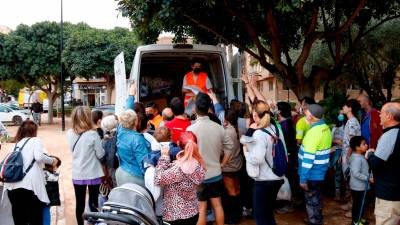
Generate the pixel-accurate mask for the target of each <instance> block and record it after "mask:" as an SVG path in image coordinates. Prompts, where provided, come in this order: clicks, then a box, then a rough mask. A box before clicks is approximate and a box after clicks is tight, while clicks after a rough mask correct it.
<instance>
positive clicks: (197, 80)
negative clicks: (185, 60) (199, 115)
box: [182, 58, 212, 108]
mask: <svg viewBox="0 0 400 225" xmlns="http://www.w3.org/2000/svg"><path fill="white" fill-rule="evenodd" d="M200 61H201V60H199V59H196V58H195V59H193V61H192V65H191V67H192V71H190V72H188V73H187V74H185V77H184V78H183V85H182V93H183V94H184V95H185V102H184V104H185V108H186V107H187V106H188V104H189V102H190V100H193V99H194V97H195V96H196V95H197V94H198V93H195V92H203V93H206V94H207V93H208V91H209V90H210V89H211V88H212V84H211V81H210V79H209V78H208V75H207V73H205V72H202V71H201V69H202V67H201V62H200Z"/></svg>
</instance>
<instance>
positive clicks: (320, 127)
mask: <svg viewBox="0 0 400 225" xmlns="http://www.w3.org/2000/svg"><path fill="white" fill-rule="evenodd" d="M323 114H324V110H323V108H322V107H321V106H320V105H318V104H311V105H308V109H307V110H306V111H305V118H306V121H307V123H308V124H310V126H311V127H310V129H309V130H308V131H307V133H306V135H305V137H304V139H303V142H302V145H301V147H300V150H299V176H300V186H301V187H302V188H303V189H304V194H305V201H306V209H307V215H308V221H307V223H308V224H310V225H321V224H323V221H322V202H321V186H322V182H323V180H324V179H325V174H326V171H327V170H328V164H329V154H330V147H331V144H332V134H331V130H330V128H329V126H328V125H326V124H325V122H324V120H322V116H323Z"/></svg>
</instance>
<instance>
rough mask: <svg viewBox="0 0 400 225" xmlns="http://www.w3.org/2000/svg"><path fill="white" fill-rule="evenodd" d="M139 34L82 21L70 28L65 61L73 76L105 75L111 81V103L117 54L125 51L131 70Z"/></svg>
mask: <svg viewBox="0 0 400 225" xmlns="http://www.w3.org/2000/svg"><path fill="white" fill-rule="evenodd" d="M136 43H137V42H136V38H135V36H134V34H133V33H132V32H130V31H129V30H128V29H124V28H114V29H112V30H102V29H96V28H91V27H89V26H88V25H86V24H78V25H77V26H76V27H71V28H70V29H69V36H68V39H67V40H66V42H65V50H64V52H63V61H64V63H65V65H66V69H67V71H68V72H69V73H70V75H71V76H72V77H76V76H79V77H83V78H87V79H89V78H93V77H103V78H105V80H106V81H107V94H108V95H107V100H106V101H107V103H108V104H110V101H111V90H112V88H113V83H114V58H115V57H116V56H117V55H118V54H119V53H120V52H122V51H123V52H124V56H125V62H126V66H125V69H126V71H127V74H129V72H128V71H129V70H130V68H131V65H132V61H133V56H134V54H135V51H136V45H137V44H136Z"/></svg>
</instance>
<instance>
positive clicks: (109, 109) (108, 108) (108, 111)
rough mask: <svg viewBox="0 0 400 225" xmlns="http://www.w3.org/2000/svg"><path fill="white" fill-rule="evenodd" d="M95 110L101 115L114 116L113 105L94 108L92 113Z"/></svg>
mask: <svg viewBox="0 0 400 225" xmlns="http://www.w3.org/2000/svg"><path fill="white" fill-rule="evenodd" d="M95 110H99V111H102V112H103V114H114V113H115V105H113V104H109V105H101V106H96V107H94V108H93V109H92V111H95Z"/></svg>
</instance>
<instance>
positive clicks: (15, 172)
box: [0, 138, 35, 183]
mask: <svg viewBox="0 0 400 225" xmlns="http://www.w3.org/2000/svg"><path fill="white" fill-rule="evenodd" d="M30 139H31V138H28V139H27V140H26V141H25V143H24V144H23V145H22V147H18V146H17V144H15V147H14V150H13V151H12V152H10V153H9V154H8V155H7V156H6V157H5V158H4V160H3V161H2V162H1V163H0V181H2V182H4V183H14V182H18V181H21V180H22V179H24V177H25V175H26V174H27V173H28V172H29V170H30V169H31V168H32V166H33V163H35V158H33V160H32V162H31V164H29V166H28V168H26V170H25V171H24V160H23V158H22V153H21V152H22V150H23V148H24V147H25V145H26V143H28V141H29V140H30Z"/></svg>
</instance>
